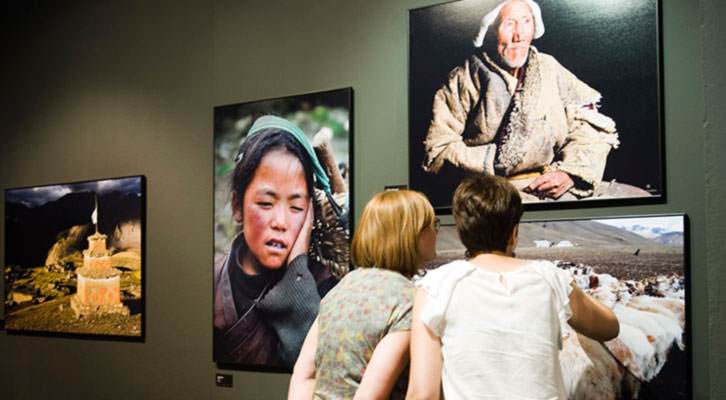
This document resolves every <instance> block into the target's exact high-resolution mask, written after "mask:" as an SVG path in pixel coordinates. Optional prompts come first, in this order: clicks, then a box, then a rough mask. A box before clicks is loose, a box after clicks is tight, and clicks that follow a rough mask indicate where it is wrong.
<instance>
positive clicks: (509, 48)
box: [497, 0, 534, 70]
mask: <svg viewBox="0 0 726 400" xmlns="http://www.w3.org/2000/svg"><path fill="white" fill-rule="evenodd" d="M533 38H534V17H533V16H532V10H530V8H529V6H528V5H527V3H525V2H524V1H516V0H515V1H510V2H509V3H507V4H505V5H504V6H503V7H502V9H501V10H500V12H499V27H498V28H497V53H498V54H499V60H500V61H501V62H502V63H503V64H504V65H503V66H506V67H507V68H509V69H511V70H514V69H515V68H519V67H521V66H523V65H524V62H525V61H527V53H528V52H529V44H530V43H532V39H533Z"/></svg>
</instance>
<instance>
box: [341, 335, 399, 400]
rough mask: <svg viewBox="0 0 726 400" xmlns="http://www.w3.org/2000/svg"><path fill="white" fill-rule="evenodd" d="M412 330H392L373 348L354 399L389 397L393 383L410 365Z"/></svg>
mask: <svg viewBox="0 0 726 400" xmlns="http://www.w3.org/2000/svg"><path fill="white" fill-rule="evenodd" d="M410 338H411V332H409V331H399V332H391V333H389V334H387V335H386V336H384V337H383V339H381V341H380V342H378V345H376V348H375V350H373V355H372V356H371V360H370V361H369V362H368V365H367V366H366V372H365V373H364V374H363V379H362V380H361V382H360V386H358V390H357V391H356V392H355V397H353V399H354V400H361V399H366V400H368V399H387V398H388V397H389V396H390V395H391V390H393V385H395V384H396V381H397V380H398V377H399V376H400V375H401V372H402V371H403V369H404V368H406V365H408V354H409V353H408V352H409V341H410Z"/></svg>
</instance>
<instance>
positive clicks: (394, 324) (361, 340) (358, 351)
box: [288, 190, 438, 399]
mask: <svg viewBox="0 0 726 400" xmlns="http://www.w3.org/2000/svg"><path fill="white" fill-rule="evenodd" d="M437 224H438V220H437V219H436V218H435V217H434V210H433V208H432V207H431V204H429V202H428V200H427V199H426V197H425V196H424V195H422V194H421V193H418V192H414V191H409V190H401V191H388V192H382V193H379V194H377V195H376V196H375V197H373V199H371V201H370V202H368V204H367V205H366V207H365V209H364V211H363V215H362V216H361V220H360V223H359V225H358V229H357V230H356V232H355V234H354V235H353V243H352V246H351V260H352V262H353V265H355V266H356V267H357V268H356V269H355V270H353V271H351V272H349V273H348V274H347V275H346V276H345V277H343V279H342V280H341V281H340V283H339V284H338V285H337V286H336V287H334V288H333V289H332V290H331V291H330V292H329V293H328V294H327V295H326V296H325V298H323V300H322V301H321V303H320V314H319V316H318V319H317V321H316V322H315V323H314V324H313V325H312V327H311V328H310V332H309V333H308V336H307V338H306V339H305V343H304V344H303V348H302V350H301V351H300V357H299V358H298V360H297V363H296V364H295V368H294V370H293V375H292V378H291V380H290V388H289V393H288V399H311V398H313V395H314V396H315V398H316V399H317V398H320V399H351V398H356V399H374V398H375V399H379V398H380V399H383V398H386V399H388V398H391V399H402V398H403V396H404V395H405V392H406V389H405V387H406V382H407V380H408V374H407V373H406V372H405V369H406V367H407V365H408V361H409V337H410V332H409V331H410V329H411V316H412V308H413V298H414V291H415V288H414V286H413V284H412V283H411V281H410V278H411V277H412V276H413V275H414V274H415V273H416V272H417V271H419V270H420V269H422V268H423V266H424V263H425V262H426V261H429V260H431V259H433V258H434V257H435V255H436V233H437V230H438V225H437Z"/></svg>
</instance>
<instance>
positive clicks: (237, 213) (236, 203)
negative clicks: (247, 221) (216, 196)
mask: <svg viewBox="0 0 726 400" xmlns="http://www.w3.org/2000/svg"><path fill="white" fill-rule="evenodd" d="M243 202H244V200H243V199H242V198H241V196H240V195H239V194H238V192H237V191H236V190H234V191H232V215H233V216H234V220H235V221H237V223H242V217H243V215H244V213H243V212H242V203H243Z"/></svg>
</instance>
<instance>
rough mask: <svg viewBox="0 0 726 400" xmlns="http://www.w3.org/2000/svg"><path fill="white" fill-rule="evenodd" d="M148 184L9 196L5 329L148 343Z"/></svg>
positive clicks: (16, 191) (10, 192) (91, 185)
mask: <svg viewBox="0 0 726 400" xmlns="http://www.w3.org/2000/svg"><path fill="white" fill-rule="evenodd" d="M145 239H146V177H145V176H143V175H136V176H128V177H119V178H108V179H97V180H87V181H78V182H68V183H60V184H46V185H38V186H28V187H19V188H8V189H5V274H4V284H5V294H6V298H5V329H6V330H7V331H8V333H11V334H26V335H40V336H69V337H78V338H90V339H104V340H109V339H110V340H128V341H143V340H144V338H145V330H144V326H145V299H146V294H145V292H146V282H145V275H146V272H145V271H146V255H145V251H146V246H145Z"/></svg>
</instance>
